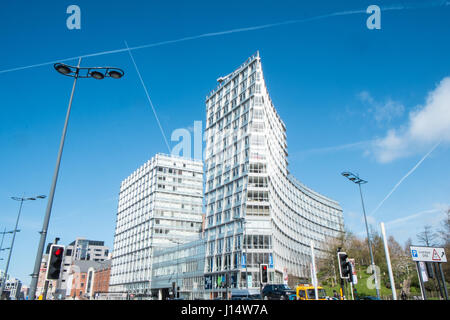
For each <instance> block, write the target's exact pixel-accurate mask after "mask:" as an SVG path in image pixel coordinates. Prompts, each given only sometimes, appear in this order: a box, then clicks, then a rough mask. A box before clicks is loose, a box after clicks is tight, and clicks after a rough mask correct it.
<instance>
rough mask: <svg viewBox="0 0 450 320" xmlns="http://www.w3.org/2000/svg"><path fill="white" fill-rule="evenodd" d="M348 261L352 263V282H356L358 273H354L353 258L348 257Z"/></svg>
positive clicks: (354, 264)
mask: <svg viewBox="0 0 450 320" xmlns="http://www.w3.org/2000/svg"><path fill="white" fill-rule="evenodd" d="M348 262H350V264H351V265H352V282H353V284H357V283H358V275H357V274H356V263H355V259H348Z"/></svg>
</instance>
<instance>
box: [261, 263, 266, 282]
mask: <svg viewBox="0 0 450 320" xmlns="http://www.w3.org/2000/svg"><path fill="white" fill-rule="evenodd" d="M267 267H268V266H267V264H262V265H261V266H260V274H261V283H262V284H266V283H267V282H268V281H267V280H268V277H267V271H268V270H267V269H268V268H267Z"/></svg>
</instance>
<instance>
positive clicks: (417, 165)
mask: <svg viewBox="0 0 450 320" xmlns="http://www.w3.org/2000/svg"><path fill="white" fill-rule="evenodd" d="M441 142H442V140H441V141H439V142H438V143H436V144H435V145H434V146H433V148H431V150H430V151H428V153H427V154H426V155H424V156H423V157H422V159H420V160H419V162H417V163H416V165H415V166H414V167H413V168H412V169H411V170H409V171H408V173H407V174H405V176H404V177H403V178H401V179H400V181H399V182H397V184H396V185H395V186H394V187H393V188H392V190H391V191H390V192H389V193H388V194H387V196H386V197H384V199H383V200H382V201H381V202H380V203H379V204H378V205H377V207H376V208H375V209H374V210H373V211H372V213H371V214H370V215H371V216H372V215H374V214H375V212H377V210H378V209H379V208H380V207H381V206H382V205H383V203H384V202H385V201H386V200H387V199H389V197H390V196H391V195H392V193H394V191H395V190H397V188H398V187H399V186H400V184H401V183H402V182H403V181H404V180H405V179H406V178H408V177H409V176H410V175H411V174H412V173H413V172H414V171H416V169H417V168H418V167H419V166H420V165H421V163H422V162H424V161H425V159H426V158H428V156H429V155H430V154H431V153H432V152H433V151H434V149H436V148H437V147H438V146H439V145H440V144H441Z"/></svg>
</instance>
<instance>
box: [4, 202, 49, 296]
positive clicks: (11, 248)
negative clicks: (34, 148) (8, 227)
mask: <svg viewBox="0 0 450 320" xmlns="http://www.w3.org/2000/svg"><path fill="white" fill-rule="evenodd" d="M44 198H45V196H43V195H39V196H36V197H32V198H25V197H21V198H19V197H11V199H13V200H15V201H19V202H20V206H19V213H18V214H17V219H16V227H15V228H14V230H13V231H8V232H6V231H4V232H3V236H4V235H5V233H12V234H13V237H12V240H11V245H10V247H9V254H8V260H7V261H6V268H5V275H4V277H3V279H2V286H1V288H0V299H1V298H2V297H3V291H4V290H5V285H6V279H7V278H8V268H9V262H10V260H11V254H12V251H13V247H14V240H15V239H16V233H17V232H18V231H20V230H18V229H17V226H18V224H19V218H20V213H21V212H22V205H23V202H24V201H30V200H33V201H34V200H36V199H44ZM2 245H3V237H2ZM0 247H1V246H0ZM5 249H6V248H5ZM3 250H4V249H3Z"/></svg>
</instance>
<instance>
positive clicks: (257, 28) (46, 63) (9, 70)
mask: <svg viewBox="0 0 450 320" xmlns="http://www.w3.org/2000/svg"><path fill="white" fill-rule="evenodd" d="M448 5H450V2H439V4H436V3H427V5H426V6H427V7H432V6H448ZM422 7H423V6H422ZM404 9H417V6H416V7H413V6H409V7H406V6H402V5H399V6H390V7H384V8H380V10H381V11H392V10H404ZM362 13H364V14H365V13H366V9H361V10H347V11H340V12H333V13H328V14H324V15H319V16H315V17H310V18H305V19H297V20H289V21H283V22H277V23H270V24H264V25H258V26H253V27H244V28H237V29H231V30H225V31H219V32H210V33H203V34H199V35H195V36H189V37H184V38H179V39H174V40H166V41H160V42H155V43H150V44H145V45H140V46H135V47H129V48H121V49H115V50H108V51H102V52H96V53H90V54H85V55H81V56H75V57H70V58H64V59H59V60H54V61H49V62H43V63H39V64H32V65H28V66H22V67H16V68H11V69H6V70H0V74H3V73H8V72H13V71H19V70H25V69H29V68H34V67H41V66H46V65H51V64H55V63H58V62H64V61H69V60H75V59H78V58H89V57H96V56H101V55H107V54H114V53H121V52H127V51H129V50H138V49H144V48H151V47H158V46H163V45H168V44H174V43H179V42H184V41H190V40H196V39H202V38H209V37H217V36H222V35H227V34H233V33H240V32H248V31H255V30H261V29H268V28H274V27H279V26H283V25H289V24H296V23H302V22H308V21H314V20H320V19H325V18H331V17H336V16H346V15H353V14H362Z"/></svg>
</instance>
